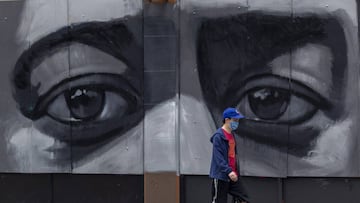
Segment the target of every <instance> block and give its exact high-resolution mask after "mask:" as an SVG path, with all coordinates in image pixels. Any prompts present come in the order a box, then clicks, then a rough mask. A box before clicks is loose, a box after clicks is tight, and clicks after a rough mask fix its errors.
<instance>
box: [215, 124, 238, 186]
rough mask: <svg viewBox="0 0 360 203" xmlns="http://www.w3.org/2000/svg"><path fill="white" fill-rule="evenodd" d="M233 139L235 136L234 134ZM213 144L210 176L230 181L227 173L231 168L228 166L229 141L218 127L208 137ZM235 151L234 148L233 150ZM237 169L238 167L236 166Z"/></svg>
mask: <svg viewBox="0 0 360 203" xmlns="http://www.w3.org/2000/svg"><path fill="white" fill-rule="evenodd" d="M234 139H235V136H234ZM210 142H212V144H213V152H212V158H211V166H210V175H209V176H210V178H215V179H220V180H223V181H230V178H229V176H228V175H229V173H231V171H232V169H231V167H230V166H229V157H228V151H229V141H228V140H227V139H226V137H225V135H224V132H223V130H222V129H221V128H219V129H218V130H217V131H216V132H215V134H214V135H213V136H212V137H211V138H210ZM235 151H236V150H235ZM238 169H239V168H238Z"/></svg>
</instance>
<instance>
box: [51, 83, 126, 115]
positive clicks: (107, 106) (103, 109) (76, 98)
mask: <svg viewBox="0 0 360 203" xmlns="http://www.w3.org/2000/svg"><path fill="white" fill-rule="evenodd" d="M128 108H129V104H128V102H127V101H126V99H125V98H124V97H123V96H122V95H121V94H119V93H116V92H113V91H109V90H106V89H103V87H100V86H99V87H96V86H89V87H86V86H82V87H75V88H72V89H70V90H66V91H65V92H63V93H61V94H60V95H58V96H57V97H56V98H55V99H54V100H53V101H52V102H51V103H50V104H49V106H48V110H47V111H48V114H49V115H50V116H51V117H52V118H53V119H55V120H58V121H60V122H71V121H72V122H86V121H101V120H104V119H107V118H111V117H112V114H113V113H115V112H116V114H117V116H122V115H124V114H125V113H126V112H127V110H128Z"/></svg>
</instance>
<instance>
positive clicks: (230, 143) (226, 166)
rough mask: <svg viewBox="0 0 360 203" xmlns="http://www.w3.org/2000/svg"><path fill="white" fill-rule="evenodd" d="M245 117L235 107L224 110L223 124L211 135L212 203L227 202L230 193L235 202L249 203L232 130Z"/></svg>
mask: <svg viewBox="0 0 360 203" xmlns="http://www.w3.org/2000/svg"><path fill="white" fill-rule="evenodd" d="M242 118H244V116H243V115H241V114H240V113H239V112H238V111H237V110H236V109H235V108H227V109H225V111H224V112H223V125H222V127H221V128H219V129H218V130H217V131H216V132H215V134H214V135H213V136H212V137H211V139H210V141H211V142H212V144H213V153H212V160H211V167H210V178H212V203H227V196H228V194H230V195H232V196H233V199H234V202H235V203H248V202H249V197H248V195H247V193H246V191H245V188H244V187H243V185H242V183H241V180H240V179H239V168H238V166H237V163H236V146H235V145H236V142H235V137H234V135H233V133H232V131H234V130H236V129H237V127H238V125H239V120H240V119H242Z"/></svg>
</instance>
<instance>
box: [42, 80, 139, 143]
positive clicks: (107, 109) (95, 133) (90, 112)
mask: <svg viewBox="0 0 360 203" xmlns="http://www.w3.org/2000/svg"><path fill="white" fill-rule="evenodd" d="M142 106H143V105H142V100H141V95H140V93H139V92H138V91H137V89H135V88H134V87H133V86H132V85H131V84H130V83H129V82H128V80H127V79H125V78H123V77H122V76H119V75H113V74H91V75H85V76H81V77H75V78H73V79H70V80H66V81H64V82H62V83H61V84H59V85H58V86H57V87H55V88H54V89H52V90H51V91H50V92H49V94H46V95H44V96H43V97H42V99H41V101H40V103H39V105H38V109H37V110H38V111H39V113H41V115H43V116H42V117H41V119H39V120H38V121H37V128H38V129H40V130H42V131H43V132H44V133H46V134H48V135H50V136H54V137H56V138H57V139H59V140H62V141H65V142H71V143H72V144H74V145H75V144H79V145H80V144H85V143H86V144H92V143H96V142H98V141H99V140H103V139H106V138H108V137H109V136H112V135H115V134H116V133H115V132H118V133H121V132H125V131H126V130H128V129H130V128H132V127H133V126H134V125H136V124H137V123H138V122H139V121H140V120H141V118H142V115H143V113H142ZM69 129H70V130H71V133H66V132H67V131H69Z"/></svg>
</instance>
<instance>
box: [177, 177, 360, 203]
mask: <svg viewBox="0 0 360 203" xmlns="http://www.w3.org/2000/svg"><path fill="white" fill-rule="evenodd" d="M242 180H243V182H244V185H245V186H246V188H247V190H248V193H249V195H250V197H251V200H252V201H251V203H339V202H341V203H359V202H360V178H286V179H281V178H259V177H243V178H242ZM210 186H211V181H210V179H209V178H208V177H207V176H192V175H186V176H181V193H180V194H181V203H208V202H211V187H210ZM229 203H230V198H229Z"/></svg>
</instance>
